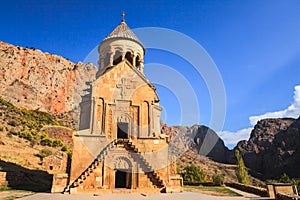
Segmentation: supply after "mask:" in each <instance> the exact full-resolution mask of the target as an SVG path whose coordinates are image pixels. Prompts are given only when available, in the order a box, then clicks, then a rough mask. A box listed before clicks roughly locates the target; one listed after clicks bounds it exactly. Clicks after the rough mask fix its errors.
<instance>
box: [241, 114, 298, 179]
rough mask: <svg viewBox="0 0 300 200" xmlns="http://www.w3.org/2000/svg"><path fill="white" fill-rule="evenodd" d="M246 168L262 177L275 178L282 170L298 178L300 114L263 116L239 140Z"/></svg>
mask: <svg viewBox="0 0 300 200" xmlns="http://www.w3.org/2000/svg"><path fill="white" fill-rule="evenodd" d="M235 149H238V150H239V151H241V153H242V155H243V158H244V161H245V164H246V166H247V167H249V168H251V169H253V170H255V171H257V172H259V173H260V174H261V178H263V179H269V178H278V177H280V176H281V175H282V174H283V173H287V174H288V175H289V176H290V177H297V178H299V177H300V171H299V169H300V117H299V118H298V119H291V118H283V119H263V120H260V121H259V122H258V123H257V124H256V125H255V127H254V129H253V130H252V132H251V135H250V139H249V140H248V141H240V142H239V143H238V144H237V146H236V147H235Z"/></svg>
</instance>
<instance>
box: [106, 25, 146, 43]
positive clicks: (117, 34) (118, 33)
mask: <svg viewBox="0 0 300 200" xmlns="http://www.w3.org/2000/svg"><path fill="white" fill-rule="evenodd" d="M109 39H128V40H133V41H135V42H137V43H139V44H140V45H141V46H142V47H143V48H144V46H143V44H142V43H141V41H140V40H139V39H138V38H137V36H136V35H135V34H134V33H133V32H132V31H131V30H130V28H129V27H128V25H127V24H126V22H125V21H124V20H122V22H121V23H120V24H119V25H118V26H117V27H116V28H115V29H114V30H113V31H112V32H111V33H110V34H109V35H108V36H106V38H104V39H103V40H102V42H104V41H106V40H109Z"/></svg>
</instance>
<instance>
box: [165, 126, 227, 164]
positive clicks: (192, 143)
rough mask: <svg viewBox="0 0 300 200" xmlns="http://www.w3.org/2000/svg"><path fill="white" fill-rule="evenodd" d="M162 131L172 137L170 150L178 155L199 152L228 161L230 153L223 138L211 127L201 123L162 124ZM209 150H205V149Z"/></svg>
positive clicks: (217, 159)
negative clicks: (190, 124) (187, 124)
mask: <svg viewBox="0 0 300 200" xmlns="http://www.w3.org/2000/svg"><path fill="white" fill-rule="evenodd" d="M162 133H164V134H166V135H169V137H170V145H169V146H170V150H171V151H172V154H173V155H175V156H176V157H180V155H181V154H184V153H185V152H186V151H193V152H197V153H199V154H200V155H202V156H207V157H209V158H210V159H212V160H214V161H216V162H221V163H226V162H227V160H226V159H227V157H228V156H229V154H230V151H229V150H228V148H227V147H226V146H225V145H224V142H223V140H222V139H220V138H219V137H218V135H217V134H216V133H215V132H214V131H213V130H212V129H210V128H208V127H206V126H201V125H193V126H191V127H188V126H171V127H168V126H167V125H163V126H162ZM206 149H207V150H208V151H205V150H206Z"/></svg>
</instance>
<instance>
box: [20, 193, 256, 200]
mask: <svg viewBox="0 0 300 200" xmlns="http://www.w3.org/2000/svg"><path fill="white" fill-rule="evenodd" d="M21 199H22V200H41V199H42V200H56V199H59V200H90V199H92V200H94V199H95V200H100V199H101V200H115V199H120V200H121V199H122V200H140V199H143V200H216V199H221V200H231V199H232V200H246V199H251V198H250V197H249V198H247V197H217V196H211V195H206V194H200V193H194V192H182V193H173V194H148V195H146V196H144V195H141V194H103V195H96V196H95V195H90V194H75V195H68V194H48V193H38V194H35V195H32V196H28V197H24V198H21Z"/></svg>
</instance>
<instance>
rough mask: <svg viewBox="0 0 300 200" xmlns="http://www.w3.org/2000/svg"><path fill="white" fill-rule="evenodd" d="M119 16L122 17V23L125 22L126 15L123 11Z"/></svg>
mask: <svg viewBox="0 0 300 200" xmlns="http://www.w3.org/2000/svg"><path fill="white" fill-rule="evenodd" d="M121 16H122V22H125V16H126V13H125V12H124V11H123V12H122V14H121Z"/></svg>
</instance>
